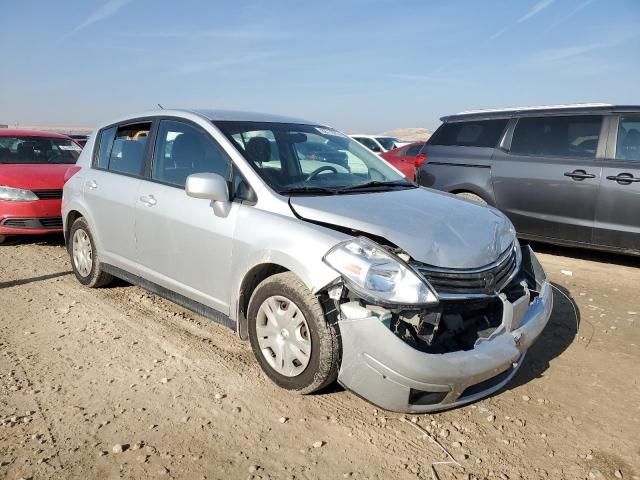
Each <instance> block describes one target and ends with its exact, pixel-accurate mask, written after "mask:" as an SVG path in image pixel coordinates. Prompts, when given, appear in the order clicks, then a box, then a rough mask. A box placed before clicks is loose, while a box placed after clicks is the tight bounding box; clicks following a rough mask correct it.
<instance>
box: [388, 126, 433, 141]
mask: <svg viewBox="0 0 640 480" xmlns="http://www.w3.org/2000/svg"><path fill="white" fill-rule="evenodd" d="M432 133H433V132H431V130H427V129H426V128H421V127H414V128H396V129H395V130H388V131H386V132H383V133H381V135H389V136H390V137H396V138H397V139H398V140H404V141H405V142H417V141H420V140H427V139H428V138H429V137H430V136H431V134H432Z"/></svg>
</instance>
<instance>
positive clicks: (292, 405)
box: [0, 237, 640, 480]
mask: <svg viewBox="0 0 640 480" xmlns="http://www.w3.org/2000/svg"><path fill="white" fill-rule="evenodd" d="M534 248H535V249H536V250H538V251H541V252H542V253H541V254H540V258H541V260H542V263H543V264H544V266H545V268H546V270H547V272H548V274H549V276H550V277H551V279H552V280H553V282H554V284H555V285H556V286H557V287H558V289H559V290H560V291H562V292H564V293H565V294H566V295H568V296H569V297H570V298H572V299H573V301H575V313H574V306H573V304H572V302H571V301H570V300H569V299H567V298H565V297H564V296H563V295H562V294H560V293H558V292H556V294H555V309H554V312H553V316H552V318H551V320H550V322H549V325H548V326H547V328H546V330H545V331H544V332H543V334H542V337H541V338H540V339H539V341H538V342H537V344H536V345H535V346H534V347H533V348H532V349H531V351H530V352H529V354H528V355H527V358H526V360H525V364H524V365H523V367H522V368H521V370H520V371H519V373H518V374H517V376H516V377H515V379H514V380H513V381H512V382H511V384H510V385H509V386H508V388H507V389H506V390H504V391H502V392H500V393H498V394H497V395H494V396H493V397H491V398H488V399H485V400H483V401H480V402H477V403H475V404H472V405H469V406H466V407H463V408H458V409H455V410H452V411H448V412H444V413H439V414H431V415H420V416H417V417H413V416H408V417H407V420H408V421H402V418H403V416H402V415H398V414H394V413H389V412H384V411H381V410H377V409H376V408H374V407H373V406H372V405H370V404H368V403H366V402H365V401H363V400H361V399H359V398H357V397H356V396H354V395H353V394H351V393H349V392H346V391H344V390H342V389H341V388H339V387H337V386H336V387H333V388H331V389H330V390H329V391H325V392H322V393H321V394H317V395H312V396H306V397H301V396H295V395H291V394H289V393H286V392H285V391H282V390H279V389H278V388H276V387H275V386H274V385H273V384H271V383H270V382H269V381H268V380H267V379H266V378H265V377H263V376H262V374H261V373H260V371H259V369H258V367H257V365H256V363H255V362H254V360H253V354H252V352H251V349H250V346H249V345H248V344H246V343H244V342H242V341H240V340H239V339H238V338H237V337H236V336H235V335H234V334H233V333H232V332H231V330H229V329H227V328H225V327H222V326H219V325H217V324H215V323H213V322H211V321H209V320H207V319H205V318H203V317H200V316H198V315H195V314H193V313H191V312H189V311H187V310H184V309H182V308H180V307H178V306H176V305H174V304H172V303H170V302H168V301H165V300H163V299H160V298H158V297H156V296H154V295H151V294H148V293H146V292H145V291H143V290H141V289H140V288H137V287H133V286H131V285H128V284H126V283H124V282H118V283H116V284H115V285H114V286H112V287H110V288H105V289H101V290H90V289H87V288H84V287H82V286H81V285H80V284H79V283H78V282H77V281H76V279H75V278H74V276H73V275H72V273H71V271H70V270H71V269H70V266H69V261H68V257H67V255H66V252H65V250H64V247H63V245H62V240H61V239H59V238H57V237H55V238H49V239H46V240H37V241H26V242H23V243H20V244H18V245H14V246H4V247H0V478H10V479H18V478H25V479H28V478H33V479H44V478H56V479H59V478H83V479H85V478H146V477H156V476H161V477H162V476H164V477H166V478H188V479H200V478H202V479H205V478H206V479H228V478H233V479H235V478H256V479H257V478H296V479H311V478H356V479H362V478H367V479H390V478H398V479H415V478H422V479H431V478H440V479H442V480H445V479H454V478H455V479H460V478H462V479H473V478H479V479H484V478H488V479H493V478H495V479H530V478H532V479H536V478H549V479H601V478H613V479H615V478H624V479H636V480H637V479H640V384H639V382H640V374H639V373H640V351H639V349H638V345H639V344H640V328H639V327H640V301H639V300H638V298H639V289H640V259H634V258H628V257H623V256H615V255H609V254H600V253H589V252H582V251H578V250H572V249H560V248H555V247H548V246H540V245H536V246H535V247H534ZM576 314H577V316H576ZM412 422H415V423H412ZM416 425H417V426H419V427H421V428H424V429H426V430H427V431H429V432H431V434H432V435H433V438H436V439H437V440H438V441H439V442H440V443H441V445H442V446H443V447H444V448H445V449H446V450H447V451H449V452H451V454H452V455H453V458H454V459H455V460H456V462H458V463H459V465H456V464H453V463H449V464H436V465H435V469H436V471H437V475H438V476H439V477H435V476H432V470H431V469H432V464H433V463H434V462H443V461H444V462H446V461H447V459H448V457H447V456H446V454H445V453H444V452H443V451H442V450H441V449H440V447H439V446H438V445H437V444H436V443H435V442H434V441H432V440H431V439H430V438H429V437H426V436H425V435H424V434H422V433H421V432H420V431H418V429H417V428H416Z"/></svg>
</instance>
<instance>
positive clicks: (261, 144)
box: [245, 137, 271, 165]
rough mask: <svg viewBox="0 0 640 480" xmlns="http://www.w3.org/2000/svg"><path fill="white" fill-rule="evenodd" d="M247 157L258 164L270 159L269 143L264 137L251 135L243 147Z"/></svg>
mask: <svg viewBox="0 0 640 480" xmlns="http://www.w3.org/2000/svg"><path fill="white" fill-rule="evenodd" d="M245 152H246V154H247V158H248V159H249V160H250V161H252V162H253V163H256V164H258V165H262V162H268V161H269V160H271V143H270V142H269V140H268V139H266V138H264V137H253V138H252V139H251V140H249V141H248V142H247V147H246V148H245Z"/></svg>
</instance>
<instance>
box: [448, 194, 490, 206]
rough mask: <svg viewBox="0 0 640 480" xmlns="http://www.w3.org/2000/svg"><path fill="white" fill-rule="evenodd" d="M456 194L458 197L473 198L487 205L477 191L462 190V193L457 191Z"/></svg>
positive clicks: (474, 200) (472, 199)
mask: <svg viewBox="0 0 640 480" xmlns="http://www.w3.org/2000/svg"><path fill="white" fill-rule="evenodd" d="M456 195H457V196H458V197H461V198H465V199H467V200H471V201H472V202H476V203H479V204H480V205H486V204H487V202H485V201H484V200H483V199H482V198H481V197H479V196H478V195H476V194H475V193H471V192H460V193H456Z"/></svg>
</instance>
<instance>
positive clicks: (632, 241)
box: [416, 104, 640, 255]
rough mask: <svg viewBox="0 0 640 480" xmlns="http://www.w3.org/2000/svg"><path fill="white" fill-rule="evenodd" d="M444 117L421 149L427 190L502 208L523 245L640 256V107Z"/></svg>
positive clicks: (583, 107)
mask: <svg viewBox="0 0 640 480" xmlns="http://www.w3.org/2000/svg"><path fill="white" fill-rule="evenodd" d="M441 120H442V122H443V123H442V125H441V126H440V127H439V128H438V129H437V130H436V132H435V133H434V134H433V136H432V137H431V138H430V139H429V141H428V142H427V144H426V145H425V147H424V149H423V150H422V152H421V153H422V154H423V155H424V158H423V159H421V160H423V163H422V165H421V166H420V167H419V168H418V171H417V172H416V174H417V181H418V183H420V184H421V185H423V186H427V187H431V188H435V189H438V190H444V191H447V192H450V193H455V194H458V195H460V196H462V197H466V198H468V199H471V200H474V201H477V202H481V203H487V204H489V205H492V206H495V207H497V208H499V209H500V210H502V211H503V212H504V213H505V214H506V215H507V216H508V217H509V218H510V219H511V221H512V222H513V224H514V226H515V227H516V230H517V232H518V236H519V237H521V238H525V239H530V240H541V241H545V242H549V243H557V244H566V245H573V246H581V247H589V248H596V249H603V250H611V251H617V252H622V253H627V254H634V255H640V106H613V105H606V104H581V105H561V106H548V107H528V108H517V109H516V108H514V109H506V110H484V111H473V112H463V113H460V114H456V115H450V116H446V117H443V118H442V119H441Z"/></svg>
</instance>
